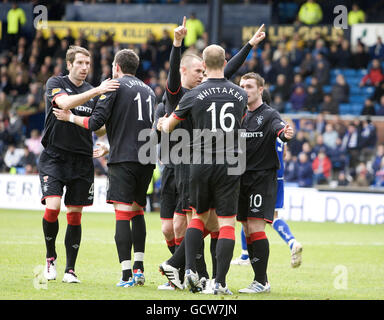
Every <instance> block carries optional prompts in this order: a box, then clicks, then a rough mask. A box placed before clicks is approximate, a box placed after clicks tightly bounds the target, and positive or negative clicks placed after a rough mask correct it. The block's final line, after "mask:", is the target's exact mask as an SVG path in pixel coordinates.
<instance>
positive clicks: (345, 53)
mask: <svg viewBox="0 0 384 320" xmlns="http://www.w3.org/2000/svg"><path fill="white" fill-rule="evenodd" d="M339 58H340V60H339V61H338V65H337V67H338V68H340V69H346V68H349V67H350V66H351V48H350V46H349V41H348V40H347V39H343V40H342V41H341V45H340V53H339Z"/></svg>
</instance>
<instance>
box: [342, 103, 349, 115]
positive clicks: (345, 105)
mask: <svg viewBox="0 0 384 320" xmlns="http://www.w3.org/2000/svg"><path fill="white" fill-rule="evenodd" d="M339 113H340V114H341V115H343V114H350V113H351V105H350V104H349V103H340V105H339Z"/></svg>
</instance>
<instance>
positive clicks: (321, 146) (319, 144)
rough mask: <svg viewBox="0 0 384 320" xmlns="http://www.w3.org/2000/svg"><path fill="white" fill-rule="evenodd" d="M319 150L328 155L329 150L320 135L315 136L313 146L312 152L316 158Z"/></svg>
mask: <svg viewBox="0 0 384 320" xmlns="http://www.w3.org/2000/svg"><path fill="white" fill-rule="evenodd" d="M320 150H323V151H324V152H325V153H326V154H327V155H328V151H329V148H328V146H327V145H326V144H325V143H324V137H323V135H322V134H319V135H317V136H316V143H315V145H314V146H313V152H314V153H315V155H316V156H317V155H318V154H319V152H320Z"/></svg>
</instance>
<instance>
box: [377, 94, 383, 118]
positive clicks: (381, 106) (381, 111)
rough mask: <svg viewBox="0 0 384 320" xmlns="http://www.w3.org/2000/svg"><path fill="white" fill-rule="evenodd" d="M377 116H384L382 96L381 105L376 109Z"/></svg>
mask: <svg viewBox="0 0 384 320" xmlns="http://www.w3.org/2000/svg"><path fill="white" fill-rule="evenodd" d="M376 115H377V116H384V95H382V96H381V98H380V102H379V105H378V106H377V109H376Z"/></svg>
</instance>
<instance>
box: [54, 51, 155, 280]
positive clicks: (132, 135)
mask: <svg viewBox="0 0 384 320" xmlns="http://www.w3.org/2000/svg"><path fill="white" fill-rule="evenodd" d="M112 66H113V77H114V78H118V81H119V82H120V87H119V89H118V90H117V91H115V92H110V93H107V94H105V95H102V96H101V97H100V98H99V101H98V103H97V105H96V108H95V110H94V111H93V113H92V115H91V116H90V117H80V116H75V115H73V114H70V113H68V112H63V111H60V110H58V109H55V110H54V113H55V115H56V117H57V118H58V119H59V120H63V121H70V122H73V123H75V124H77V125H78V126H81V127H83V128H86V129H89V130H92V131H95V130H98V129H99V128H100V127H102V126H103V125H104V124H105V126H106V130H107V135H108V140H109V144H110V156H109V161H108V191H107V202H108V203H113V205H114V208H115V213H116V231H115V242H116V247H117V252H118V256H119V261H120V263H121V267H122V278H121V281H120V282H119V283H118V284H117V286H120V287H133V286H135V285H136V284H139V285H143V284H144V281H145V278H144V263H143V261H144V250H145V239H146V226H145V220H144V211H143V207H145V205H146V192H147V190H148V185H149V183H150V181H151V178H152V175H153V170H154V167H155V166H154V165H153V164H147V165H143V164H141V163H140V161H139V157H138V151H139V149H140V147H141V146H142V145H143V144H144V143H145V142H143V141H139V139H138V136H139V132H140V131H141V130H143V129H151V128H152V122H153V114H154V104H155V94H154V92H153V90H152V89H151V88H150V87H149V86H147V85H146V84H144V82H142V81H141V80H139V79H138V78H136V77H135V74H136V70H137V68H138V66H139V57H138V56H137V54H136V53H135V52H134V51H132V50H128V49H123V50H120V51H118V52H117V53H116V55H115V58H114V61H113V65H112ZM131 221H132V228H131V224H130V222H131ZM132 245H133V249H134V264H133V266H132V263H131V250H132ZM132 270H133V272H132Z"/></svg>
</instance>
